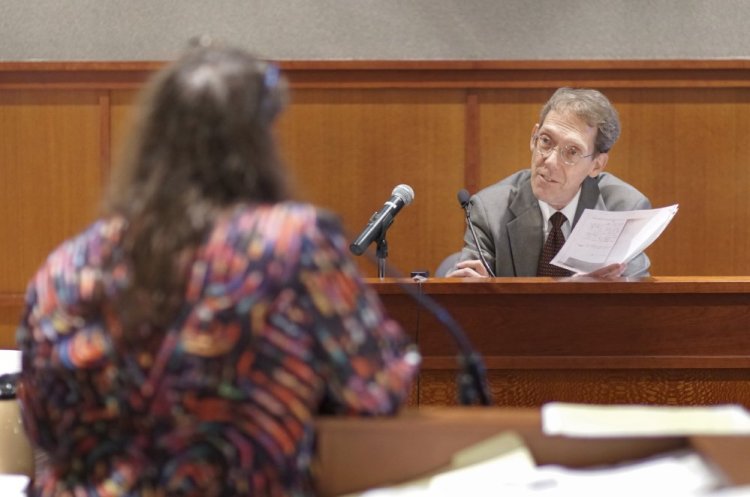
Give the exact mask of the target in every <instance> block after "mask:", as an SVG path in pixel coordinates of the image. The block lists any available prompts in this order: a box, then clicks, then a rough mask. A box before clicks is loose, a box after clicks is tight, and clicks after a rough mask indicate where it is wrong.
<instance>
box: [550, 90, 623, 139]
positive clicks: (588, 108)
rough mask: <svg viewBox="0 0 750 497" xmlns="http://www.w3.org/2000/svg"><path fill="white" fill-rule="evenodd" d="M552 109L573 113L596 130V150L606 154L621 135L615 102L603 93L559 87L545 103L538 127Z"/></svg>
mask: <svg viewBox="0 0 750 497" xmlns="http://www.w3.org/2000/svg"><path fill="white" fill-rule="evenodd" d="M551 110H554V111H555V112H566V111H569V112H573V114H575V115H576V116H578V117H579V118H580V119H582V120H583V121H585V122H586V123H587V124H588V125H589V126H595V127H596V128H597V133H596V139H595V140H594V148H595V151H596V153H606V152H609V150H610V149H611V148H612V146H613V145H614V144H615V142H616V141H617V138H618V137H619V136H620V116H619V115H618V114H617V110H616V109H615V108H614V106H612V103H611V102H610V101H609V99H608V98H607V97H605V96H604V95H603V94H602V93H601V92H600V91H597V90H591V89H588V88H559V89H558V90H557V91H556V92H555V93H554V94H553V95H552V96H551V97H550V99H549V100H548V101H547V103H546V104H544V107H542V111H541V112H540V113H539V125H540V126H541V125H542V124H544V118H545V117H547V114H549V112H550V111H551Z"/></svg>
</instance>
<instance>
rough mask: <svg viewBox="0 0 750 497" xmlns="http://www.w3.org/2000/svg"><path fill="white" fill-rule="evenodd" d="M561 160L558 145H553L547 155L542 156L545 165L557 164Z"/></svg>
mask: <svg viewBox="0 0 750 497" xmlns="http://www.w3.org/2000/svg"><path fill="white" fill-rule="evenodd" d="M561 161H562V157H560V147H554V148H553V149H552V150H550V151H549V152H548V153H547V156H546V157H545V158H544V163H545V164H547V165H554V166H557V165H559V164H560V162H561Z"/></svg>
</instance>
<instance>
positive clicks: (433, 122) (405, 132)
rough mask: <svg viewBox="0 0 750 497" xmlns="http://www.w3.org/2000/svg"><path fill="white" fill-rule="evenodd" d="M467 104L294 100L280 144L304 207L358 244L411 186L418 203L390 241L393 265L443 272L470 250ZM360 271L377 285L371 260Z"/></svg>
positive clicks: (415, 93) (365, 94)
mask: <svg viewBox="0 0 750 497" xmlns="http://www.w3.org/2000/svg"><path fill="white" fill-rule="evenodd" d="M464 101H465V92H463V91H452V90H387V89H384V90H336V91H329V90H298V91H296V92H294V93H293V103H292V105H291V108H290V109H289V110H288V112H287V113H286V115H285V116H284V117H283V119H282V121H281V122H280V123H279V134H280V142H281V145H282V150H284V154H285V157H286V161H287V163H288V165H289V168H290V170H291V171H292V172H293V174H294V176H295V178H296V185H297V189H298V191H299V193H300V195H301V197H302V198H304V199H307V200H310V201H312V202H314V203H316V204H319V205H322V206H324V207H326V208H328V209H331V210H333V211H334V212H336V213H338V214H339V215H340V216H341V218H342V220H343V223H344V226H345V227H346V229H347V231H348V235H349V238H350V240H351V239H353V238H354V237H356V235H357V234H358V233H359V231H360V230H361V229H362V228H363V227H364V226H365V225H366V223H367V221H368V219H369V217H370V216H371V215H372V213H373V212H375V211H376V210H378V209H380V207H382V205H383V203H384V202H385V200H387V199H388V198H389V197H390V194H391V191H392V190H393V188H394V187H395V186H396V185H398V184H401V183H406V184H408V185H410V186H411V187H412V188H413V189H414V192H415V200H414V202H413V203H412V204H411V205H409V206H406V207H405V208H404V209H403V210H402V211H401V213H400V214H399V215H398V217H397V218H396V220H395V221H394V224H393V225H392V226H391V228H390V229H389V231H388V236H387V241H388V245H389V252H390V253H389V257H388V261H389V263H390V264H392V265H394V266H395V268H396V269H398V270H400V271H402V272H406V273H408V272H409V271H411V270H413V269H417V268H426V269H429V270H430V271H434V269H435V268H436V267H437V265H438V264H439V263H440V261H441V260H442V259H443V258H444V257H445V256H446V255H448V254H449V253H451V252H453V251H455V250H458V249H459V248H460V247H461V234H462V228H461V226H462V224H461V223H462V219H463V213H462V211H461V209H460V207H459V206H458V202H457V201H456V192H457V191H458V190H459V189H460V188H462V187H463V177H464V170H463V169H464V140H465V137H464V126H465V121H464ZM373 247H374V246H373ZM360 266H361V268H362V270H363V271H364V272H365V274H367V275H369V276H376V275H377V266H376V265H374V264H373V263H372V262H371V261H370V260H368V259H366V258H365V257H364V256H363V257H362V258H361V259H360Z"/></svg>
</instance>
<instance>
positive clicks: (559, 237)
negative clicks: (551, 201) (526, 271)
mask: <svg viewBox="0 0 750 497" xmlns="http://www.w3.org/2000/svg"><path fill="white" fill-rule="evenodd" d="M549 220H550V222H551V223H552V229H550V231H549V235H547V241H545V242H544V247H542V255H541V256H539V265H538V266H537V270H536V275H537V276H570V275H572V274H573V273H572V272H570V271H568V270H567V269H563V268H561V267H557V266H553V265H552V264H550V263H549V261H551V260H552V259H553V258H554V257H555V254H557V252H558V250H560V249H561V248H562V246H563V245H564V244H565V236H564V235H563V232H562V230H561V229H560V226H562V225H563V223H564V222H565V221H566V220H567V218H566V217H565V215H564V214H563V213H562V212H559V211H558V212H555V213H554V214H552V217H550V218H549Z"/></svg>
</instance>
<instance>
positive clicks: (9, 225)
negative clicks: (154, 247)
mask: <svg viewBox="0 0 750 497" xmlns="http://www.w3.org/2000/svg"><path fill="white" fill-rule="evenodd" d="M99 97H100V93H99V92H95V91H87V92H68V91H55V92H36V91H22V90H21V91H4V92H0V136H2V139H1V140H0V162H1V163H2V167H0V198H2V199H3V201H2V202H0V239H2V240H3V243H0V260H2V261H3V263H2V264H0V294H1V295H3V296H4V297H3V302H2V303H0V347H7V346H9V345H12V344H13V343H14V340H13V336H14V332H15V327H16V323H17V321H18V315H19V314H18V313H19V311H20V304H21V295H22V294H23V292H24V290H25V287H26V284H27V282H28V281H29V279H30V278H31V276H32V275H33V273H34V272H35V271H36V269H37V267H38V266H39V265H40V264H41V262H42V261H43V260H44V258H45V257H46V256H47V254H48V253H49V252H50V251H51V250H52V249H53V248H54V247H56V246H57V245H58V244H59V243H60V242H61V241H62V240H63V239H65V238H67V237H69V236H71V235H72V234H74V233H76V232H78V231H79V230H81V229H82V228H84V227H85V226H86V225H87V224H88V223H90V222H91V221H92V220H93V218H94V214H95V210H96V207H97V205H98V199H99V194H100V180H101V173H102V169H101V163H100V150H101V149H100V145H101V143H100V121H99V116H100V108H99ZM14 296H15V298H14Z"/></svg>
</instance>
